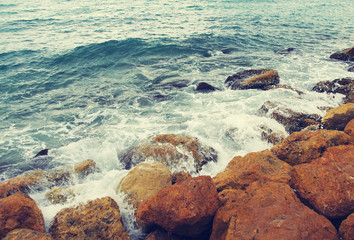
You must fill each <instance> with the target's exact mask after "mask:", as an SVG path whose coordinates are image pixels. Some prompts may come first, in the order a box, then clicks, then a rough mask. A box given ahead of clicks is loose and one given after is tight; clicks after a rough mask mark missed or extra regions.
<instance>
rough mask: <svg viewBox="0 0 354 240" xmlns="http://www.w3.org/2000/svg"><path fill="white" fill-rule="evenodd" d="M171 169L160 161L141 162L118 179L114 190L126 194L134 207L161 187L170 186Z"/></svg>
mask: <svg viewBox="0 0 354 240" xmlns="http://www.w3.org/2000/svg"><path fill="white" fill-rule="evenodd" d="M171 184H172V179H171V171H170V170H169V169H168V167H167V166H166V165H165V164H162V163H160V162H143V163H140V164H139V165H137V166H136V167H134V168H133V169H132V170H130V171H129V173H128V174H127V175H126V176H125V177H124V178H123V179H122V180H121V181H120V183H119V185H118V186H117V189H116V192H122V193H125V194H127V195H128V196H127V197H128V201H129V202H131V203H132V205H133V206H134V207H135V208H138V206H139V204H140V203H141V202H142V201H144V200H148V199H150V198H152V197H153V196H154V195H155V194H156V193H157V192H158V191H160V190H161V189H162V188H164V187H167V186H171Z"/></svg>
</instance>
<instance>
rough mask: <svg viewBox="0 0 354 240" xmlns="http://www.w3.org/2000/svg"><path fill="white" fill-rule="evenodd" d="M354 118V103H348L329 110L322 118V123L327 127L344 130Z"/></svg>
mask: <svg viewBox="0 0 354 240" xmlns="http://www.w3.org/2000/svg"><path fill="white" fill-rule="evenodd" d="M352 119H354V103H347V104H343V105H341V106H339V107H336V108H333V109H331V110H329V111H328V112H327V113H326V114H325V115H324V116H323V118H322V125H323V128H325V129H331V130H341V131H343V130H344V128H345V126H346V125H347V124H348V123H349V122H350V120H352Z"/></svg>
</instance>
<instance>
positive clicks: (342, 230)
mask: <svg viewBox="0 0 354 240" xmlns="http://www.w3.org/2000/svg"><path fill="white" fill-rule="evenodd" d="M339 234H340V236H341V237H342V239H343V240H353V239H354V213H352V214H350V215H349V217H347V219H345V220H344V221H343V222H342V224H341V225H340V227H339Z"/></svg>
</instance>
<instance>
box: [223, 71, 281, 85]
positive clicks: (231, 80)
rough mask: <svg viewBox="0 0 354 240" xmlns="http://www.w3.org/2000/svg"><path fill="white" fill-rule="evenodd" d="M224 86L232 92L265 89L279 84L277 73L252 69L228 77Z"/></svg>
mask: <svg viewBox="0 0 354 240" xmlns="http://www.w3.org/2000/svg"><path fill="white" fill-rule="evenodd" d="M225 84H226V86H227V87H229V88H231V89H232V90H245V89H263V90H264V89H265V88H266V87H268V86H270V85H277V84H279V75H278V72H277V71H275V70H273V69H252V70H245V71H242V72H238V73H236V74H234V75H232V76H229V77H228V78H227V79H226V81H225Z"/></svg>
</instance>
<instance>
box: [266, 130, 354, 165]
mask: <svg viewBox="0 0 354 240" xmlns="http://www.w3.org/2000/svg"><path fill="white" fill-rule="evenodd" d="M351 141H352V138H351V137H350V136H349V135H347V134H345V133H344V132H342V131H335V130H318V131H314V132H294V133H293V134H291V135H290V136H288V137H287V138H285V139H284V140H283V141H281V142H279V143H278V144H277V145H275V146H274V147H273V148H272V149H271V151H272V152H273V153H274V155H275V156H277V157H278V158H279V159H280V160H282V161H285V162H287V163H289V164H290V165H292V166H294V165H297V164H302V163H309V162H311V161H312V160H314V159H317V158H319V157H321V156H322V154H323V153H324V152H325V151H326V149H327V148H329V147H333V146H338V145H347V144H351Z"/></svg>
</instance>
